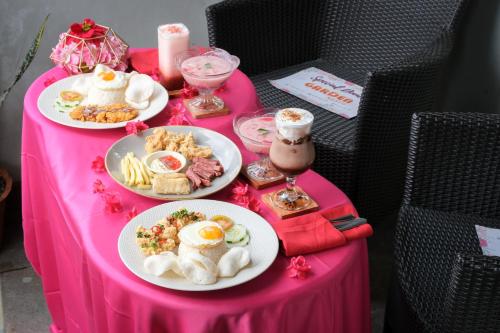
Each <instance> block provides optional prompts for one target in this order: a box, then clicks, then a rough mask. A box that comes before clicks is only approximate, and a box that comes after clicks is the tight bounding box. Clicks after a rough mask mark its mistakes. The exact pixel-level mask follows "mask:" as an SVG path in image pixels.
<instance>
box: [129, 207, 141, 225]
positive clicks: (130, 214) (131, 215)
mask: <svg viewBox="0 0 500 333" xmlns="http://www.w3.org/2000/svg"><path fill="white" fill-rule="evenodd" d="M137 214H139V212H138V211H137V208H136V207H135V206H134V207H132V209H131V210H129V212H128V213H127V216H126V218H127V221H130V220H132V219H133V218H134V217H136V216H137Z"/></svg>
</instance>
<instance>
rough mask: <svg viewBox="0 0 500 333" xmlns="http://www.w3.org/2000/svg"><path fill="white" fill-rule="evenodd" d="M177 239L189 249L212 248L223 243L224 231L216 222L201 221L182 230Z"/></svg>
mask: <svg viewBox="0 0 500 333" xmlns="http://www.w3.org/2000/svg"><path fill="white" fill-rule="evenodd" d="M179 239H180V241H181V243H184V244H185V245H187V246H190V247H195V248H205V247H214V246H216V245H218V244H219V243H220V242H222V241H224V230H223V229H222V228H221V226H220V225H219V224H218V223H216V222H212V221H201V222H197V223H193V224H190V225H187V226H185V227H184V228H182V229H181V231H179Z"/></svg>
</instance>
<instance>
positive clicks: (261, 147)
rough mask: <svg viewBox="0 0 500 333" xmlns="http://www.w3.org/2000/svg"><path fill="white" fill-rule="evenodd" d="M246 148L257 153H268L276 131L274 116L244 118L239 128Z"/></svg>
mask: <svg viewBox="0 0 500 333" xmlns="http://www.w3.org/2000/svg"><path fill="white" fill-rule="evenodd" d="M239 132H240V136H241V141H242V142H243V144H244V145H245V147H246V149H248V150H249V151H251V152H254V153H258V154H269V148H270V147H271V143H272V142H273V138H274V136H275V132H276V124H275V123H274V117H269V116H262V117H255V118H250V119H248V120H245V121H244V122H243V123H242V124H241V125H240V128H239Z"/></svg>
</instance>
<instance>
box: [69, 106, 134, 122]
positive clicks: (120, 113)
mask: <svg viewBox="0 0 500 333" xmlns="http://www.w3.org/2000/svg"><path fill="white" fill-rule="evenodd" d="M138 115H139V112H138V111H137V110H136V109H134V108H132V107H130V106H128V105H127V104H109V105H102V106H98V105H80V106H77V107H76V108H75V109H74V110H73V111H71V112H70V113H69V116H70V117H71V119H74V120H79V121H92V122H98V123H119V122H122V121H128V120H131V119H134V118H136V117H137V116H138Z"/></svg>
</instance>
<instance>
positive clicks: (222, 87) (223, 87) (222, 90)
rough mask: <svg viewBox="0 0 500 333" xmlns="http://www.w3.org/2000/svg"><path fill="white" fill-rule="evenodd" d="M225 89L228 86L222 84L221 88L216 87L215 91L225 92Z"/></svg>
mask: <svg viewBox="0 0 500 333" xmlns="http://www.w3.org/2000/svg"><path fill="white" fill-rule="evenodd" d="M224 90H226V86H225V85H222V86H220V87H219V88H217V89H215V93H221V92H224Z"/></svg>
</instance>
